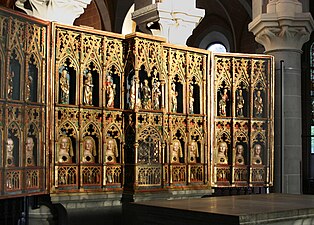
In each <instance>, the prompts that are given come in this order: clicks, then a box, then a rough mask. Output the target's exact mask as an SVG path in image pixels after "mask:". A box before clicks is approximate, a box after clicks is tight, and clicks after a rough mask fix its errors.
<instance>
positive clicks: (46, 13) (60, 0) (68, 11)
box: [15, 0, 92, 25]
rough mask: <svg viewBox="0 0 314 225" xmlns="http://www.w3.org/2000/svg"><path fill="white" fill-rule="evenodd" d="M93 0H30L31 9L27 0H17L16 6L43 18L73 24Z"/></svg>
mask: <svg viewBox="0 0 314 225" xmlns="http://www.w3.org/2000/svg"><path fill="white" fill-rule="evenodd" d="M91 1H92V0H70V1H69V0H29V4H30V7H31V9H28V7H26V5H25V4H26V0H17V1H16V2H15V5H16V7H18V8H19V9H22V10H23V11H24V12H26V13H27V14H28V15H30V16H34V17H37V18H39V19H42V20H47V21H55V22H58V23H63V24H68V25H73V23H74V20H75V19H76V18H78V17H79V16H80V15H81V14H83V13H84V9H85V8H86V7H87V5H88V4H90V2H91Z"/></svg>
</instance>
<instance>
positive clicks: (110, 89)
mask: <svg viewBox="0 0 314 225" xmlns="http://www.w3.org/2000/svg"><path fill="white" fill-rule="evenodd" d="M115 95H116V85H115V84H114V83H113V81H112V77H111V76H110V74H108V76H107V108H113V107H114V97H115Z"/></svg>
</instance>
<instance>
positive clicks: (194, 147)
mask: <svg viewBox="0 0 314 225" xmlns="http://www.w3.org/2000/svg"><path fill="white" fill-rule="evenodd" d="M198 157H199V153H198V145H197V142H196V141H192V142H191V149H190V163H196V158H198Z"/></svg>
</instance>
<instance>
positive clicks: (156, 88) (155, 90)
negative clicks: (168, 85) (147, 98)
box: [153, 80, 161, 110]
mask: <svg viewBox="0 0 314 225" xmlns="http://www.w3.org/2000/svg"><path fill="white" fill-rule="evenodd" d="M159 86H160V82H159V81H157V80H155V81H154V84H153V106H154V109H155V110H158V109H160V103H159V96H160V95H161V91H160V90H159Z"/></svg>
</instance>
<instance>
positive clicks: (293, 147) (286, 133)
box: [249, 0, 314, 193]
mask: <svg viewBox="0 0 314 225" xmlns="http://www.w3.org/2000/svg"><path fill="white" fill-rule="evenodd" d="M257 2H260V1H258V0H255V1H253V4H254V3H257ZM258 7H259V8H260V5H259V6H258ZM253 8H254V5H253ZM302 10H303V9H302V4H301V3H300V2H299V1H297V0H270V1H269V3H268V4H267V8H266V12H265V13H260V14H259V15H255V18H254V19H253V21H252V22H251V23H250V24H249V30H250V31H251V32H253V33H254V35H255V36H256V38H255V40H256V41H257V42H258V43H260V44H262V45H263V46H264V47H265V50H266V51H265V53H267V54H271V55H273V56H274V57H275V68H276V73H275V76H276V77H275V79H276V85H275V93H276V96H275V175H274V177H275V191H276V192H281V191H282V192H284V193H301V192H302V180H301V177H302V176H301V175H302V174H301V173H302V172H301V163H302V140H301V135H302V112H301V53H302V51H301V48H302V46H303V44H304V43H305V42H307V41H308V40H309V38H310V34H311V32H312V30H313V28H314V22H313V18H312V16H311V14H310V13H304V12H303V11H302ZM256 12H257V11H256ZM280 61H284V65H285V66H284V73H283V74H284V77H283V79H284V83H283V89H284V96H283V99H284V101H283V112H284V116H283V118H282V117H281V106H282V105H281V86H282V85H281V82H280V80H281V77H280V75H281V73H280ZM281 119H282V121H283V125H284V129H283V130H282V129H281V126H282V124H281V122H280V121H281ZM281 137H282V139H281ZM281 140H283V143H282V145H281ZM281 152H282V154H281ZM281 160H282V162H283V163H282V165H280V164H281ZM281 166H282V167H281Z"/></svg>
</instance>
